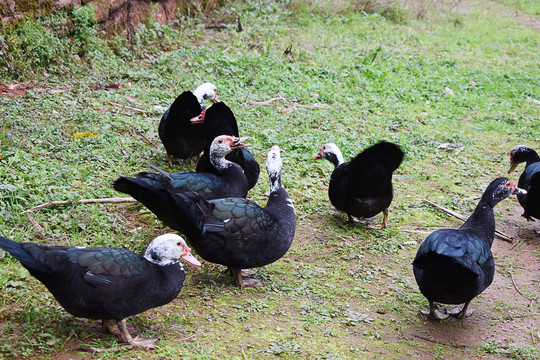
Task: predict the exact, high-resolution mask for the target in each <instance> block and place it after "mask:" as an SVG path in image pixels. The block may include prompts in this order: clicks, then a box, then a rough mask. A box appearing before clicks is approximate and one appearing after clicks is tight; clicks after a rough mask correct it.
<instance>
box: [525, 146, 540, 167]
mask: <svg viewBox="0 0 540 360" xmlns="http://www.w3.org/2000/svg"><path fill="white" fill-rule="evenodd" d="M526 161H527V164H526V165H525V167H528V166H529V165H531V164H533V163H535V162H539V161H540V156H539V155H538V153H537V152H536V151H534V150H531V152H530V153H529V154H527V160H526Z"/></svg>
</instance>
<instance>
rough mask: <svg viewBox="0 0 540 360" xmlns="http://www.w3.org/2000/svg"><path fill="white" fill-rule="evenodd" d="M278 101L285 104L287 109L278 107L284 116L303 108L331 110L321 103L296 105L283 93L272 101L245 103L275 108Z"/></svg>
mask: <svg viewBox="0 0 540 360" xmlns="http://www.w3.org/2000/svg"><path fill="white" fill-rule="evenodd" d="M278 101H282V102H284V103H285V107H280V106H278V107H277V108H278V110H279V111H281V112H282V113H284V114H289V113H291V112H293V111H298V108H303V109H328V108H331V106H330V105H327V104H320V103H315V104H312V105H302V104H299V103H296V102H294V101H292V100H289V99H287V98H286V97H284V96H283V94H281V93H278V95H277V97H275V98H272V99H270V100H267V101H251V100H248V101H247V102H245V104H246V105H250V106H275V103H276V102H278Z"/></svg>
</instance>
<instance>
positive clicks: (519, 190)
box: [512, 186, 527, 195]
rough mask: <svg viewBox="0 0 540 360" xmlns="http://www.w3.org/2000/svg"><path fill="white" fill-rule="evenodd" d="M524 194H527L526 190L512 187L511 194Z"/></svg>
mask: <svg viewBox="0 0 540 360" xmlns="http://www.w3.org/2000/svg"><path fill="white" fill-rule="evenodd" d="M514 194H515V195H525V194H527V190H523V189H520V188H518V187H517V186H516V188H515V189H514V191H513V192H512V195H514Z"/></svg>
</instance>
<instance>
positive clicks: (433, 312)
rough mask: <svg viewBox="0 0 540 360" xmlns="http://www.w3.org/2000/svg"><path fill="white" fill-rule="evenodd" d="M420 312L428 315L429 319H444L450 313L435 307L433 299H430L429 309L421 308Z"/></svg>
mask: <svg viewBox="0 0 540 360" xmlns="http://www.w3.org/2000/svg"><path fill="white" fill-rule="evenodd" d="M420 313H421V314H422V315H424V316H427V318H428V319H429V320H444V319H447V318H448V316H449V315H448V314H444V313H442V312H440V311H439V310H437V309H435V304H434V303H433V301H431V300H429V311H425V310H420Z"/></svg>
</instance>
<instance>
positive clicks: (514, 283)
mask: <svg viewBox="0 0 540 360" xmlns="http://www.w3.org/2000/svg"><path fill="white" fill-rule="evenodd" d="M508 273H509V274H510V279H511V280H512V285H514V289H516V291H517V292H518V294H519V295H521V296H523V297H524V298H525V299H527V300H529V301H531V300H532V299H531V298H530V297H528V296H525V295H524V294H523V293H522V292H521V291H519V289H518V287H517V285H516V282H515V281H514V276H513V275H512V272H511V271H509V272H508Z"/></svg>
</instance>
